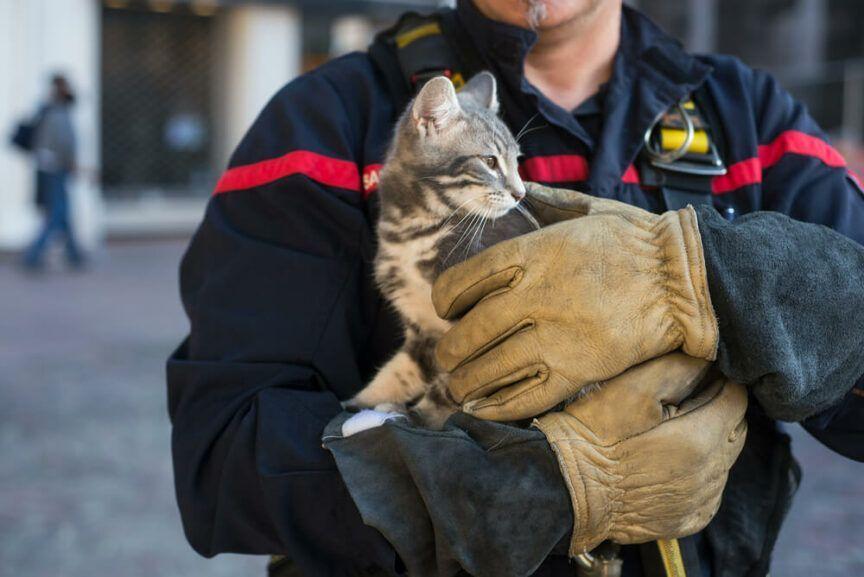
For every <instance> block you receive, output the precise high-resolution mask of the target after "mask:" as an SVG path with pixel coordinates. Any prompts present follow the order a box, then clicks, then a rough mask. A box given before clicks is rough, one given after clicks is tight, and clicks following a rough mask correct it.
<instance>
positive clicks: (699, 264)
mask: <svg viewBox="0 0 864 577" xmlns="http://www.w3.org/2000/svg"><path fill="white" fill-rule="evenodd" d="M685 210H688V213H687V214H688V217H689V219H688V221H692V222H693V228H691V229H690V230H685V229H684V226H683V224H682V226H681V228H682V230H684V233H685V234H686V235H687V236H689V237H690V242H691V243H692V244H693V246H697V245H698V243H700V242H701V239H700V238H699V237H698V235H699V220H698V219H697V218H696V211H695V210H694V209H693V207H692V206H690V207H688V208H687V209H685ZM693 229H695V230H693ZM684 253H685V254H686V255H687V263H688V265H690V263H691V262H692V261H691V256H692V257H695V261H696V270H697V271H698V272H699V273H700V274H699V275H698V276H699V281H700V282H698V283H697V282H696V279H695V275H694V274H693V270H692V267H691V270H690V275H689V276H690V281H691V283H692V284H693V285H694V292H695V293H696V296H697V299H698V300H697V307H696V309H697V311H698V312H699V320H700V324H701V327H702V338H701V339H700V340H699V350H700V351H703V350H704V347H705V339H707V338H708V332H709V331H711V332H712V333H713V330H712V329H713V328H714V324H715V323H716V318H715V319H709V318H708V316H709V315H712V314H713V310H714V307H713V305H712V304H711V294H710V293H709V292H708V288H707V279H705V278H702V274H701V272H702V271H706V272H707V270H708V269H707V266H706V265H705V254H704V252H703V251H700V250H696V251H694V253H695V254H692V255H691V253H690V251H689V243H687V242H685V243H684ZM703 280H704V281H705V282H701V281H703ZM703 302H704V303H705V304H706V305H707V306H708V309H709V312H708V313H707V314H706V313H705V311H704V309H703V307H701V306H699V304H700V303H703ZM712 321H713V322H712ZM705 353H707V355H706V356H707V357H708V358H709V359H710V358H711V357H714V356H715V354H716V350H713V351H705Z"/></svg>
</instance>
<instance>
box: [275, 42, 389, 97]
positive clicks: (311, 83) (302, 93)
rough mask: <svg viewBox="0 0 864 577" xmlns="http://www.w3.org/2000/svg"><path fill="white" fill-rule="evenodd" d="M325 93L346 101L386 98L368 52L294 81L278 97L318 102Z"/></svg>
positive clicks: (341, 59) (346, 57)
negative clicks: (375, 97) (323, 92)
mask: <svg viewBox="0 0 864 577" xmlns="http://www.w3.org/2000/svg"><path fill="white" fill-rule="evenodd" d="M321 91H325V92H331V93H336V94H338V95H339V96H342V97H345V98H351V97H353V98H357V97H361V96H362V97H369V96H378V97H381V96H384V91H385V89H384V84H383V82H382V81H381V79H380V74H379V73H378V71H377V70H376V68H375V64H374V63H373V62H372V59H371V58H370V57H369V54H368V53H366V52H352V53H350V54H346V55H344V56H340V57H338V58H334V59H333V60H329V61H328V62H325V63H324V64H322V65H320V66H318V67H317V68H315V69H313V70H310V71H309V72H306V73H304V74H301V75H300V76H298V77H297V78H295V79H293V80H291V81H290V82H288V83H287V84H285V86H283V87H282V89H281V90H280V91H279V92H278V93H277V94H276V98H277V99H286V98H288V99H292V98H297V97H302V98H309V99H313V100H314V99H315V98H316V96H317V94H318V93H320V92H321Z"/></svg>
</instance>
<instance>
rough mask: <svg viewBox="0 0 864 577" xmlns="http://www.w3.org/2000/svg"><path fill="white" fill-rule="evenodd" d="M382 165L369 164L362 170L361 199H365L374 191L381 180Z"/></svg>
mask: <svg viewBox="0 0 864 577" xmlns="http://www.w3.org/2000/svg"><path fill="white" fill-rule="evenodd" d="M383 166H384V165H382V164H369V165H367V166H366V168H364V169H363V197H364V198H365V197H367V196H369V195H370V194H372V193H373V192H375V191H376V190H378V184H379V182H380V179H381V168H382V167H383Z"/></svg>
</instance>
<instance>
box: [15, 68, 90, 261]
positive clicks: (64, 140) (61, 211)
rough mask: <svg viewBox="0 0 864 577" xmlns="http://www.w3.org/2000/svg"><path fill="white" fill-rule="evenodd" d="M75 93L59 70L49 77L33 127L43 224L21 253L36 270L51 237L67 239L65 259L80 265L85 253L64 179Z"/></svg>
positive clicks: (71, 153) (70, 163) (70, 165)
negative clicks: (71, 214) (74, 225)
mask: <svg viewBox="0 0 864 577" xmlns="http://www.w3.org/2000/svg"><path fill="white" fill-rule="evenodd" d="M74 102H75V94H74V92H73V90H72V87H71V85H70V84H69V81H68V80H67V79H66V77H65V76H63V75H62V74H55V75H53V76H52V77H51V92H50V96H49V99H48V102H47V103H46V104H45V105H44V106H43V107H42V108H41V109H40V112H39V114H38V115H37V122H36V124H35V126H34V128H33V146H32V154H33V158H34V161H35V165H36V190H37V194H36V197H37V203H38V204H40V206H42V207H43V208H44V210H43V223H42V228H41V230H40V232H39V234H38V236H37V237H36V239H35V240H34V241H33V244H31V245H30V247H29V248H28V249H27V252H26V253H25V255H24V266H25V267H27V268H28V269H31V270H38V269H40V268H41V267H42V266H43V264H44V263H43V260H44V256H45V251H46V250H47V249H48V246H49V243H50V241H51V240H52V238H53V237H55V236H57V235H60V236H62V237H63V238H64V240H65V243H66V260H67V262H68V263H69V265H70V266H73V267H75V268H79V267H81V266H82V265H83V264H84V257H83V255H82V253H81V249H80V248H79V246H78V242H77V241H76V239H75V234H74V231H73V230H72V223H71V221H70V218H69V190H68V187H67V183H68V180H69V177H70V175H71V174H72V173H74V171H75V152H76V142H75V130H74V128H73V126H72V117H71V108H72V105H73V104H74Z"/></svg>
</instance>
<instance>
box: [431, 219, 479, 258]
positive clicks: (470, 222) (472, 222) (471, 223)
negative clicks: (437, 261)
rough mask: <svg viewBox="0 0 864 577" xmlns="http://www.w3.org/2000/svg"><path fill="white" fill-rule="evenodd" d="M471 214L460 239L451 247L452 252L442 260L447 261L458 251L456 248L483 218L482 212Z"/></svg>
mask: <svg viewBox="0 0 864 577" xmlns="http://www.w3.org/2000/svg"><path fill="white" fill-rule="evenodd" d="M469 216H470V217H471V218H470V220H468V224H467V225H466V226H465V230H464V231H462V234H461V235H460V236H459V240H457V241H456V244H454V245H453V247H452V248H451V249H450V252H448V253H447V256H445V257H444V260H443V261H441V262H445V263H446V262H447V261H448V260H450V257H451V256H452V255H453V253H454V252H456V249H457V248H459V245H461V244H462V242H463V241H464V240H465V239H466V238H467V237H468V234H469V233H471V232H472V230H473V229H474V226H475V225H476V224H478V223H479V221H480V219H482V218H483V215H482V214H479V213H476V212H471V213H469ZM463 220H464V219H463ZM466 254H467V253H466Z"/></svg>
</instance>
